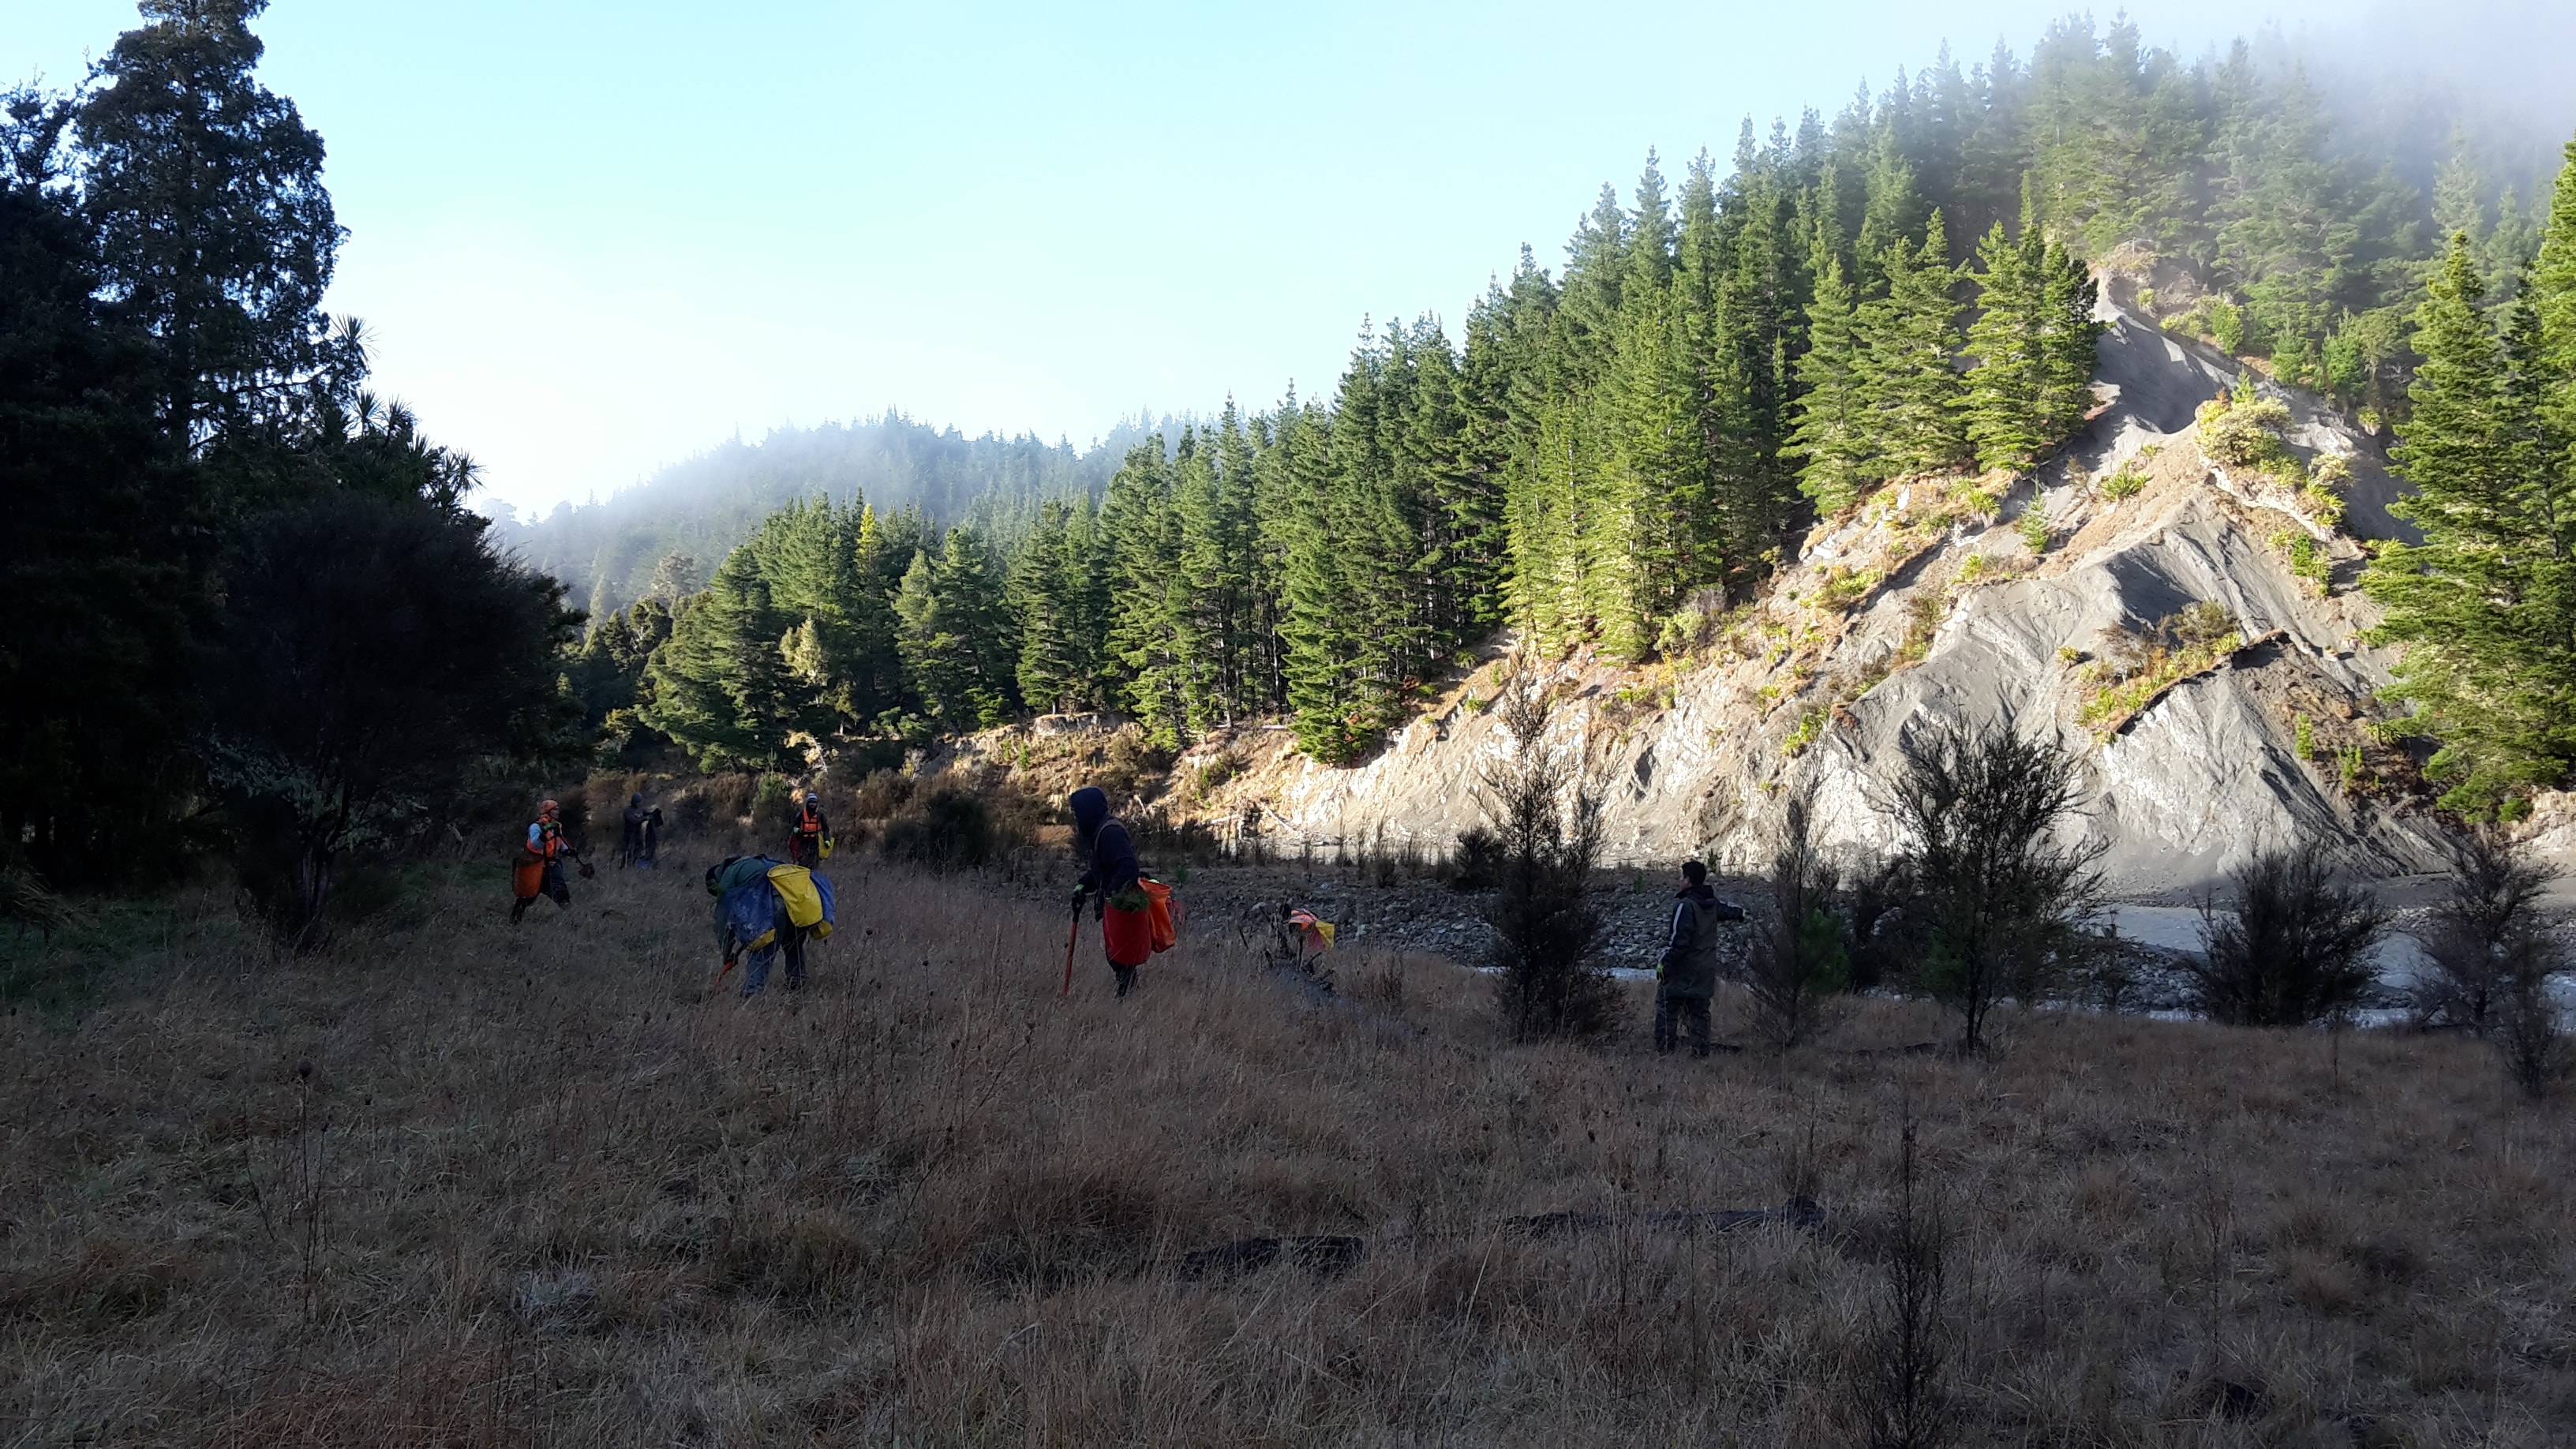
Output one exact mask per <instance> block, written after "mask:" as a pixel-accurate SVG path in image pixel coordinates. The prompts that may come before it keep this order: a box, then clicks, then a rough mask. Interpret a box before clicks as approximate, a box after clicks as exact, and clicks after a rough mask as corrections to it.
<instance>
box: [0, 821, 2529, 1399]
mask: <svg viewBox="0 0 2576 1449" xmlns="http://www.w3.org/2000/svg"><path fill="white" fill-rule="evenodd" d="M683 855H685V852H683ZM697 864H698V865H702V864H703V862H702V861H701V862H698V863H697ZM835 874H836V876H837V878H838V879H839V881H840V887H841V902H842V920H843V925H842V929H841V934H840V935H839V936H838V938H837V939H835V940H834V941H833V942H831V943H830V944H829V945H828V946H825V947H822V948H819V949H818V950H817V952H816V968H815V979H814V982H813V985H812V987H811V988H810V989H809V990H808V991H806V992H804V993H802V994H800V995H795V996H790V995H787V994H784V993H782V992H778V991H776V990H774V989H773V991H772V993H771V994H769V995H768V996H766V997H764V998H761V999H759V1000H755V1001H751V1002H744V1001H741V1000H738V999H734V998H732V997H730V996H716V995H711V994H710V992H709V990H708V985H709V977H710V975H711V973H712V967H713V964H714V963H713V960H712V957H711V948H710V945H709V942H708V927H707V921H706V917H707V901H706V897H705V895H704V894H703V892H702V891H701V890H700V888H699V886H698V882H697V873H696V867H695V866H694V865H692V863H690V862H689V861H687V860H686V859H685V858H682V859H675V860H674V861H673V862H672V868H670V869H666V870H665V871H663V872H662V873H661V874H659V875H642V874H626V873H618V872H603V874H602V878H601V879H600V880H599V881H598V882H596V883H591V884H586V885H584V884H580V883H577V884H576V895H577V899H576V904H575V907H574V909H573V910H572V911H571V912H570V913H568V914H557V913H556V912H554V911H553V909H552V908H551V907H545V908H542V909H543V910H544V912H545V913H544V914H543V915H542V916H539V917H536V918H532V920H531V921H530V923H529V924H528V925H527V926H525V927H523V928H521V929H519V930H517V931H513V930H512V929H511V928H510V927H509V926H508V924H507V923H506V920H505V917H506V912H507V901H506V899H505V895H506V888H505V886H504V885H503V883H502V880H501V877H500V874H499V872H498V871H497V870H486V871H483V872H480V873H475V874H470V875H469V874H467V873H463V872H459V873H457V874H455V875H453V876H450V877H445V878H441V879H439V880H434V881H432V882H431V884H430V886H429V887H428V889H429V892H430V894H429V896H428V899H427V901H426V903H425V905H424V906H423V907H422V908H421V909H420V910H418V911H417V912H416V913H415V918H414V919H413V920H411V921H410V923H409V924H407V925H405V926H403V927H401V928H399V929H395V928H390V927H387V928H379V929H376V930H374V931H372V932H366V931H362V932H358V933H354V934H353V935H351V936H350V937H349V938H347V939H345V940H344V941H343V942H342V943H341V945H340V946H339V947H338V948H337V949H336V950H335V952H334V953H333V954H331V955H330V956H328V957H325V958H321V959H313V960H305V961H294V962H277V961H273V960H271V959H269V958H268V957H266V956H265V955H263V954H261V953H259V952H257V951H254V950H251V949H249V948H248V947H246V946H245V945H244V943H243V938H242V936H241V932H240V928H239V926H238V925H237V924H236V921H235V917H234V915H233V912H232V908H231V906H230V904H229V901H228V900H223V899H218V898H215V897H212V896H186V897H180V898H176V899H173V900H170V901H167V902H163V903H159V904H155V905H152V906H149V907H132V908H128V909H125V910H123V911H121V912H116V913H109V914H104V915H101V916H100V917H98V918H97V919H96V921H95V922H94V923H93V925H92V927H91V928H90V930H89V932H88V933H87V934H85V935H83V936H80V937H77V938H70V939H66V940H63V941H59V942H56V943H54V944H53V945H50V946H47V945H44V944H41V943H36V942H33V941H20V942H18V943H16V944H15V945H12V946H9V947H8V948H7V949H8V951H9V952H10V953H11V954H10V957H9V960H10V962H11V963H12V969H13V970H15V971H17V972H18V973H19V974H18V977H17V979H19V980H21V981H25V980H34V979H40V978H41V979H45V980H52V981H57V982H59V981H62V980H64V979H66V978H67V977H71V976H79V977H81V978H83V982H82V984H81V985H80V990H81V993H82V995H81V1005H80V1007H79V1009H78V1010H73V1009H70V1008H68V1007H60V1006H57V1007H56V1008H54V1009H40V1008H39V1006H38V1005H36V1004H34V1003H33V1002H32V1001H31V1000H23V999H22V1000H21V1002H20V1003H19V1004H17V1005H15V1006H13V1007H11V1008H10V1010H9V1014H8V1015H7V1016H6V1017H5V1018H0V1444H8V1445H54V1444H73V1443H81V1444H100V1443H116V1444H130V1443H188V1444H243V1445H249V1444H351V1445H357V1444H460V1445H462V1444H538V1443H542V1444H751V1443H781V1444H806V1443H818V1444H890V1443H902V1444H993V1445H1005V1444H1008V1445H1022V1444H1046V1445H1089V1444H1119V1443H1225V1444H1279V1445H1288V1444H1380V1443H1390V1444H1391V1443H1407V1444H1423V1443H1436V1444H1479V1445H1482V1444H1548V1445H1569V1444H1603V1445H1607V1444H1621V1445H1629V1444H1694V1445H1697V1444H1724V1445H1774V1444H1782V1445H1842V1444H1855V1443H1862V1442H1866V1441H1865V1423H1866V1419H1867V1415H1868V1413H1869V1411H1870V1410H1871V1409H1872V1407H1873V1405H1874V1404H1876V1403H1878V1402H1880V1401H1881V1391H1880V1390H1879V1389H1877V1388H1876V1387H1874V1386H1875V1385H1876V1384H1877V1383H1878V1382H1879V1378H1880V1376H1879V1374H1878V1373H1877V1366H1878V1364H1879V1363H1880V1361H1881V1359H1882V1355H1883V1346H1884V1343H1885V1340H1886V1333H1887V1327H1888V1325H1887V1308H1886V1303H1887V1299H1888V1296H1889V1284H1890V1282H1891V1272H1890V1267H1889V1258H1890V1245H1891V1243H1892V1242H1893V1241H1894V1239H1895V1237H1896V1234H1895V1233H1894V1231H1893V1230H1892V1223H1893V1216H1894V1214H1893V1203H1894V1200H1895V1193H1896V1188H1897V1170H1896V1162H1897V1155H1898V1152H1897V1149H1898V1138H1899V1122H1900V1118H1901V1117H1902V1116H1904V1115H1907V1114H1910V1115H1911V1116H1912V1117H1913V1118H1914V1119H1915V1120H1916V1121H1917V1122H1918V1123H1919V1137H1920V1142H1921V1150H1920V1154H1919V1156H1920V1161H1921V1164H1922V1166H1921V1170H1920V1172H1919V1174H1918V1183H1917V1191H1918V1196H1919V1197H1920V1198H1921V1199H1923V1200H1925V1201H1928V1202H1929V1203H1931V1204H1933V1205H1934V1209H1935V1210H1936V1211H1937V1214H1938V1216H1939V1220H1940V1222H1941V1223H1942V1224H1943V1225H1944V1226H1945V1227H1946V1229H1947V1232H1948V1244H1949V1246H1948V1249H1947V1252H1946V1255H1945V1257H1944V1259H1943V1269H1944V1272H1943V1284H1944V1294H1943V1300H1942V1305H1943V1311H1942V1315H1941V1319H1940V1324H1939V1328H1940V1333H1939V1336H1938V1338H1937V1341H1936V1346H1937V1348H1938V1349H1939V1354H1938V1357H1937V1358H1936V1360H1935V1361H1934V1364H1933V1373H1932V1378H1933V1381H1934V1386H1935V1387H1936V1389H1937V1390H1938V1391H1939V1395H1940V1397H1941V1400H1942V1402H1943V1403H1945V1404H1946V1405H1947V1407H1948V1410H1949V1412H1950V1415H1951V1435H1950V1442H1953V1443H1957V1444H1980V1445H1981V1444H2033V1445H2040V1444H2046V1445H2147V1444H2184V1445H2239V1444H2243V1445H2254V1444H2264V1445H2382V1444H2384V1445H2401V1444H2421V1445H2434V1444H2442V1445H2543V1444H2567V1443H2576V1231H2571V1229H2576V1221H2571V1205H2576V1186H2571V1175H2570V1169H2571V1166H2576V1141H2572V1140H2571V1132H2570V1126H2571V1122H2570V1112H2569V1108H2568V1106H2567V1105H2566V1101H2565V1099H2564V1097H2561V1098H2560V1099H2557V1100H2554V1101H2551V1102H2549V1103H2545V1104H2543V1105H2540V1106H2537V1107H2534V1106H2529V1105H2526V1104H2524V1103H2522V1102H2521V1101H2520V1100H2518V1099H2517V1098H2515V1097H2514V1096H2513V1095H2511V1093H2510V1092H2509V1091H2508V1089H2507V1087H2506V1085H2505V1083H2504V1081H2503V1078H2502V1075H2501V1073H2500V1071H2499V1070H2498V1068H2497V1066H2496V1064H2495V1062H2494V1060H2493V1059H2492V1057H2491V1056H2490V1055H2489V1054H2487V1053H2486V1052H2484V1051H2483V1050H2481V1049H2479V1048H2478V1047H2477V1046H2475V1045H2474V1044H2472V1043H2465V1042H2460V1041H2455V1040H2450V1039H2442V1038H2429V1037H2417V1036H2402V1035H2397V1034H2391V1033H2363V1034H2357V1035H2348V1036H2345V1037H2343V1038H2341V1039H2340V1041H2337V1040H2336V1039H2332V1038H2329V1037H2327V1036H2324V1035H2321V1034H2275V1033H2257V1032H2246V1031H2233V1030H2225V1029H2219V1028H2213V1027H2204V1026H2199V1025H2193V1024H2176V1023H2162V1022H2150V1021H2141V1020H2132V1019H2115V1018H2105V1017H2099V1016H2089V1015H2081V1014H2057V1013H2050V1014H2037V1015H2024V1016H2019V1017H2007V1018H2005V1019H2004V1020H2003V1022H2002V1026H2003V1030H2002V1032H2001V1037H2002V1043H2001V1048H2000V1050H1999V1051H1998V1052H1997V1053H1996V1054H1995V1055H1994V1056H1993V1057H1992V1058H1991V1059H1988V1060H1980V1061H1958V1060H1953V1059H1948V1058H1942V1057H1934V1056H1929V1055H1922V1054H1912V1053H1908V1052H1905V1051H1903V1050H1901V1048H1903V1047H1904V1046H1906V1045H1908V1044H1911V1043H1914V1042H1918V1041H1926V1040H1931V1039H1934V1038H1942V1037H1946V1036H1947V1035H1948V1034H1949V1028H1948V1026H1947V1024H1946V1023H1945V1022H1943V1021H1942V1020H1941V1019H1940V1018H1939V1017H1938V1015H1937V1014H1936V1013H1934V1012H1933V1011H1932V1010H1931V1009H1930V1008H1928V1007H1918V1006H1915V1005H1911V1004H1906V1003H1891V1002H1867V1003H1860V1004H1857V1005H1856V1006H1855V1007H1854V1009H1853V1010H1852V1012H1851V1014H1850V1015H1848V1016H1847V1018H1846V1019H1845V1020H1844V1022H1843V1023H1842V1024H1841V1026H1840V1027H1839V1028H1838V1029H1837V1030H1836V1031H1835V1032H1834V1034H1833V1035H1831V1036H1830V1037H1829V1038H1828V1039H1827V1040H1826V1041H1825V1042H1824V1043H1822V1044H1821V1045H1819V1046H1816V1047H1813V1048H1805V1049H1801V1050H1800V1051H1798V1052H1795V1053H1792V1054H1790V1055H1788V1056H1786V1057H1775V1056H1768V1055H1764V1054H1761V1053H1758V1052H1747V1053H1743V1054H1738V1055H1721V1056H1719V1057H1717V1058H1715V1059H1712V1060H1708V1061H1697V1062H1695V1061H1691V1060H1689V1059H1688V1058H1687V1057H1684V1058H1678V1059H1676V1058H1659V1057H1656V1056H1654V1055H1653V1054H1652V1053H1651V1052H1649V1051H1648V1050H1647V1049H1646V1040H1645V1038H1646V1032H1645V1023H1644V1013H1645V1006H1644V1000H1643V988H1642V987H1638V988H1632V990H1635V991H1636V992H1637V993H1638V995H1637V997H1636V998H1635V999H1634V1000H1633V1001H1632V1002H1631V1003H1630V1020H1631V1023H1632V1025H1631V1028H1630V1029H1628V1030H1626V1031H1624V1032H1623V1033H1622V1034H1620V1035H1619V1036H1618V1037H1616V1038H1615V1039H1612V1040H1608V1041H1604V1042H1602V1043H1599V1044H1595V1045H1588V1046H1580V1045H1537V1046H1523V1045H1515V1044H1512V1043H1510V1042H1509V1041H1507V1040H1505V1039H1504V1038H1503V1037H1502V1035H1501V1034H1500V1033H1499V1031H1498V1030H1497V1028H1496V1026H1495V1023H1494V1019H1493V1016H1492V1014H1491V1011H1490V1009H1489V1006H1488V996H1487V993H1486V988H1485V986H1484V984H1483V982H1482V981H1481V980H1480V979H1479V978H1477V977H1475V976H1473V975H1471V974H1469V973H1467V972H1465V971H1462V970H1460V969H1458V968H1456V967H1454V966H1452V965H1450V964H1448V963H1446V962H1442V961H1439V960H1436V959H1434V958H1429V957H1416V958H1410V959H1395V958H1386V959H1379V960H1368V959H1365V958H1363V957H1359V956H1352V957H1348V958H1346V959H1345V960H1344V961H1343V962H1342V965H1341V980H1342V984H1343V987H1344V991H1343V994H1342V997H1341V998H1338V999H1335V1000H1332V1001H1324V1002H1319V1001H1318V1000H1316V999H1315V998H1314V997H1313V996H1311V995H1310V994H1309V993H1307V992H1305V991H1303V990H1301V989H1299V988H1298V987H1297V986H1296V985H1295V984H1294V983H1291V982H1284V981H1282V980H1281V979H1279V978H1278V977H1277V976H1275V975H1272V974H1269V973H1266V972H1265V971H1264V970H1262V969H1261V968H1260V966H1259V965H1258V964H1257V962H1256V961H1255V959H1254V958H1253V956H1252V954H1251V953H1249V952H1247V951H1246V950H1245V949H1244V948H1243V947H1242V945H1241V944H1240V943H1239V942H1238V941H1237V940H1236V939H1235V938H1234V937H1233V935H1232V934H1231V933H1230V932H1225V931H1202V932H1200V933H1199V934H1198V935H1197V936H1196V937H1195V938H1194V939H1192V940H1190V941H1187V942H1185V943H1184V945H1183V946H1182V948H1181V949H1180V950H1178V951H1176V952H1174V953H1172V954H1171V955H1169V956H1166V957H1163V958H1161V959H1160V960H1158V961H1157V962H1156V963H1155V964H1154V965H1153V966H1152V967H1150V968H1148V970H1147V973H1146V983H1145V989H1144V990H1143V992H1142V994H1141V996H1139V997H1138V998H1136V999H1132V1000H1129V1001H1127V1002H1123V1003H1122V1002H1115V1001H1112V1000H1111V999H1109V994H1108V990H1107V985H1108V973H1107V971H1106V969H1105V968H1104V967H1102V966H1101V965H1100V964H1099V962H1098V956H1097V944H1096V942H1097V936H1096V934H1095V933H1093V932H1091V931H1086V935H1085V938H1084V944H1083V947H1082V953H1081V960H1080V963H1079V970H1078V974H1077V978H1076V988H1075V992H1074V996H1073V999H1072V1001H1071V1002H1070V1004H1067V1005H1059V1004H1058V1002H1057V999H1056V989H1057V982H1058V979H1059V972H1060V971H1061V969H1062V965H1063V958H1064V941H1065V936H1064V933H1065V922H1064V917H1063V915H1062V914H1061V912H1060V909H1059V908H1050V907H1047V906H1043V905H1040V904H1035V903H1032V902H1029V901H1027V900H1024V899H1020V898H1016V897H1013V896H1011V895H1008V894H1005V893H1002V892H1001V891H999V890H998V889H986V888H984V887H981V886H979V885H977V884H974V883H959V882H953V881H952V882H941V881H937V880H933V879H929V878H924V877H917V876H912V875H908V874H902V873H897V872H894V871H891V870H887V869H884V868H879V867H874V866H871V865H867V864H860V863H856V862H850V861H844V862H841V863H840V868H839V869H838V870H837V871H836V872H835ZM1720 1009H1721V1031H1722V1032H1723V1031H1724V1030H1725V1027H1726V1025H1727V1023H1726V1022H1725V1020H1724V1014H1725V1012H1726V1011H1727V1010H1728V1009H1729V1008H1728V1006H1727V1005H1726V1004H1725V1003H1723V1002H1722V1003H1721V1008H1720ZM1734 1035H1735V1037H1736V1039H1739V1040H1740V1039H1742V1033H1741V1032H1740V1031H1738V1032H1736V1033H1735V1034H1734ZM1792 1193H1802V1194H1805V1195H1808V1196H1811V1197H1812V1198H1814V1199H1815V1200H1816V1201H1817V1202H1818V1203H1820V1204H1822V1206H1823V1207H1824V1209H1825V1211H1826V1214H1827V1216H1826V1220H1825V1223H1824V1225H1823V1226H1822V1227H1821V1228H1820V1229H1816V1230H1813V1231H1807V1230H1801V1229H1799V1228H1796V1227H1791V1226H1756V1227H1752V1228H1747V1229H1742V1230H1738V1231H1733V1232H1727V1233H1724V1234H1715V1233H1688V1232H1682V1231H1677V1230H1674V1229H1673V1228H1672V1227H1671V1226H1670V1225H1669V1224H1664V1223H1658V1222H1656V1221H1655V1220H1653V1219H1651V1218H1650V1217H1649V1216H1648V1214H1650V1213H1653V1212H1657V1211H1662V1210H1672V1209H1717V1208H1740V1207H1762V1206H1770V1205H1776V1204H1779V1203H1780V1202H1782V1201H1783V1200H1784V1199H1786V1198H1788V1197H1789V1196H1790V1195H1791V1194H1792ZM1552 1212H1581V1213H1597V1214H1601V1215H1603V1220H1602V1221H1601V1222H1599V1223H1598V1224H1597V1225H1595V1226H1592V1227H1591V1228H1589V1229H1588V1230H1583V1231H1571V1232H1562V1233H1553V1234H1543V1233H1533V1232H1532V1231H1531V1230H1530V1228H1529V1225H1528V1224H1527V1223H1526V1221H1525V1219H1526V1218H1527V1217H1528V1216H1530V1215H1534V1214H1542V1213H1552ZM1515 1220H1523V1221H1515ZM1295 1234H1347V1235H1354V1236H1357V1237H1359V1238H1361V1239H1363V1240H1364V1241H1365V1242H1366V1245H1367V1254H1366V1257H1365V1258H1364V1259H1363V1260H1361V1261H1359V1262H1358V1263H1356V1264H1355V1265H1352V1266H1350V1267H1349V1268H1348V1270H1347V1271H1343V1272H1339V1273H1319V1272H1317V1271H1313V1270H1312V1269H1311V1268H1310V1267H1309V1266H1307V1265H1304V1264H1299V1263H1281V1264H1278V1265H1275V1266H1271V1267H1268V1268H1265V1269H1261V1270H1258V1271H1251V1272H1246V1273H1241V1274H1237V1275H1232V1276H1200V1277H1196V1278H1193V1277H1188V1276H1185V1275H1184V1274H1183V1273H1182V1271H1181V1263H1182V1259H1183V1258H1184V1256H1185V1255H1187V1254H1189V1253H1190V1252H1192V1251H1194V1250H1198V1249H1202V1248H1206V1247H1209V1246H1212V1245H1217V1244H1222V1243H1226V1242H1229V1241H1231V1240H1236V1239H1242V1238H1247V1237H1253V1236H1259V1235H1295Z"/></svg>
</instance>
